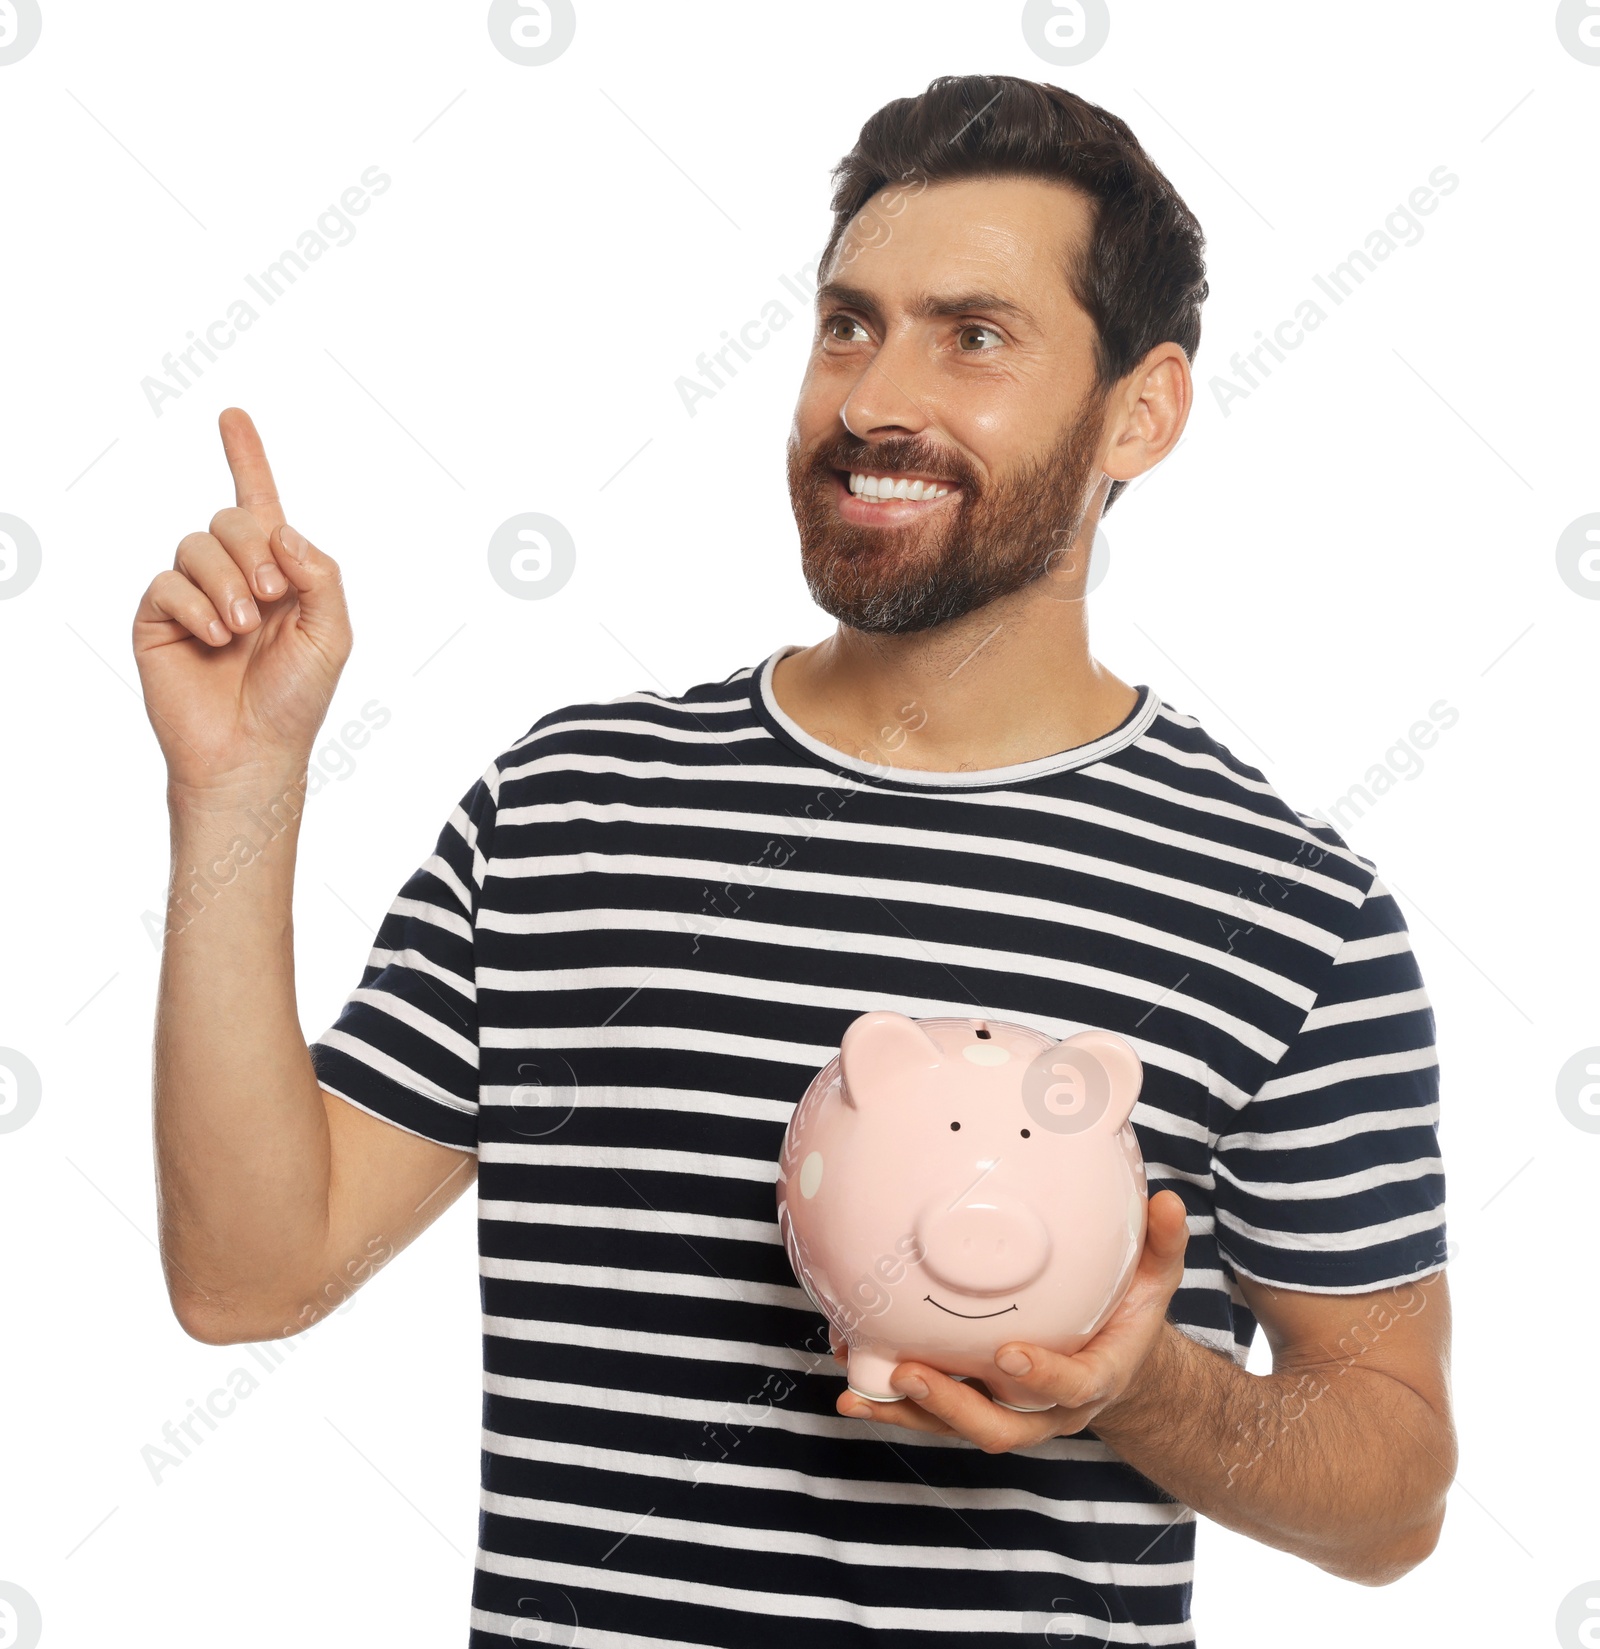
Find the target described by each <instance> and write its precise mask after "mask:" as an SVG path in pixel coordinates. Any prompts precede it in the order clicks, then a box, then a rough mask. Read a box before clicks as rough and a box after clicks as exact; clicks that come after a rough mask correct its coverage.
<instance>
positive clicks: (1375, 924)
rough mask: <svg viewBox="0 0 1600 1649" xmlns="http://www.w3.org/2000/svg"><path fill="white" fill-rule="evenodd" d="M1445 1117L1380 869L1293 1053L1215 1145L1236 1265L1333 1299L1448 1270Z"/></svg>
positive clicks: (1416, 981)
mask: <svg viewBox="0 0 1600 1649" xmlns="http://www.w3.org/2000/svg"><path fill="white" fill-rule="evenodd" d="M1363 863H1365V864H1367V865H1368V866H1369V868H1371V867H1370V861H1363ZM1438 1123H1439V1060H1438V1052H1437V1048H1436V1045H1435V1027H1434V1018H1433V1008H1432V1005H1431V1004H1430V1002H1429V1000H1428V995H1427V991H1426V990H1425V988H1424V986H1423V982H1422V975H1421V972H1420V970H1419V969H1418V967H1417V959H1416V956H1415V955H1414V954H1413V952H1412V949H1411V935H1410V933H1409V931H1408V930H1407V927H1406V923H1405V918H1404V917H1403V916H1402V914H1401V912H1400V908H1399V906H1398V905H1397V904H1396V902H1395V899H1394V895H1393V894H1392V893H1390V892H1389V890H1388V889H1387V888H1386V887H1385V886H1384V885H1383V883H1382V881H1381V880H1380V879H1379V878H1378V877H1377V875H1376V873H1375V874H1374V877H1373V881H1372V883H1371V885H1370V887H1369V888H1368V890H1367V893H1366V895H1365V897H1364V898H1363V900H1362V902H1361V904H1360V906H1359V907H1358V908H1357V910H1356V911H1355V913H1354V917H1353V920H1352V922H1351V926H1350V930H1349V932H1348V933H1346V934H1345V936H1344V937H1343V939H1342V940H1341V942H1340V944H1339V947H1338V949H1337V951H1336V952H1335V953H1334V955H1333V957H1332V959H1331V961H1330V962H1329V964H1328V965H1327V967H1326V968H1325V970H1324V978H1323V983H1322V985H1321V986H1320V988H1319V989H1318V992H1317V996H1316V999H1315V1001H1314V1002H1313V1004H1312V1006H1311V1009H1310V1011H1309V1013H1308V1014H1307V1015H1306V1018H1305V1021H1304V1023H1303V1024H1302V1025H1301V1027H1300V1029H1299V1032H1298V1034H1297V1035H1296V1036H1295V1038H1294V1040H1293V1042H1292V1043H1291V1044H1290V1046H1289V1048H1288V1051H1287V1052H1286V1053H1285V1055H1284V1057H1283V1058H1282V1060H1280V1061H1279V1063H1278V1065H1277V1066H1276V1067H1275V1068H1274V1070H1273V1072H1272V1075H1271V1076H1270V1077H1269V1078H1268V1080H1267V1081H1266V1082H1264V1083H1263V1084H1262V1086H1261V1088H1260V1089H1259V1090H1258V1091H1257V1092H1256V1094H1255V1095H1254V1096H1253V1097H1252V1098H1251V1099H1250V1100H1249V1101H1248V1102H1247V1103H1246V1104H1245V1105H1244V1106H1242V1107H1241V1108H1240V1109H1239V1110H1238V1112H1237V1113H1235V1115H1234V1117H1233V1119H1232V1121H1231V1122H1230V1124H1229V1127H1228V1131H1227V1132H1226V1133H1225V1134H1223V1135H1221V1136H1220V1137H1219V1138H1218V1139H1217V1141H1216V1143H1215V1146H1214V1147H1213V1152H1212V1161H1211V1167H1212V1172H1213V1174H1214V1176H1215V1207H1216V1216H1217V1232H1216V1234H1217V1241H1218V1245H1219V1246H1220V1248H1221V1249H1222V1252H1223V1255H1224V1257H1225V1258H1226V1259H1227V1260H1228V1261H1229V1262H1230V1263H1231V1264H1232V1266H1233V1267H1234V1269H1235V1271H1236V1272H1238V1273H1240V1274H1242V1275H1244V1276H1247V1277H1252V1278H1255V1279H1256V1280H1258V1281H1261V1282H1266V1283H1271V1284H1275V1285H1277V1286H1280V1287H1283V1288H1290V1289H1304V1290H1307V1291H1310V1292H1318V1293H1339V1294H1351V1293H1363V1292H1367V1291H1372V1290H1377V1289H1381V1288H1393V1287H1399V1286H1400V1285H1402V1284H1404V1283H1406V1282H1410V1281H1414V1280H1416V1279H1417V1278H1419V1277H1422V1276H1425V1275H1427V1274H1428V1273H1430V1272H1433V1271H1437V1270H1440V1269H1441V1268H1442V1267H1443V1265H1444V1262H1445V1258H1446V1251H1445V1218H1444V1214H1445V1208H1444V1164H1443V1162H1442V1160H1441V1159H1440V1155H1439V1137H1438Z"/></svg>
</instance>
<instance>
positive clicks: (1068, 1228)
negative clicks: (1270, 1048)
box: [777, 1011, 1146, 1410]
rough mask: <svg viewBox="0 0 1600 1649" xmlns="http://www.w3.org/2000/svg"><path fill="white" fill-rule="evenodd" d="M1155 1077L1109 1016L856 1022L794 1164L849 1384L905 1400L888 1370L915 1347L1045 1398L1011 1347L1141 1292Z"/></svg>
mask: <svg viewBox="0 0 1600 1649" xmlns="http://www.w3.org/2000/svg"><path fill="white" fill-rule="evenodd" d="M1142 1080H1143V1067H1142V1065H1141V1064H1140V1061H1139V1056H1138V1054H1137V1052H1136V1051H1135V1050H1134V1048H1133V1046H1132V1045H1131V1044H1130V1043H1129V1042H1127V1041H1125V1040H1124V1039H1123V1038H1122V1037H1120V1036H1116V1035H1114V1034H1113V1033H1111V1032H1109V1031H1100V1030H1085V1031H1080V1032H1078V1033H1077V1034H1076V1035H1074V1036H1070V1037H1068V1038H1066V1039H1065V1040H1064V1041H1057V1040H1055V1039H1054V1038H1053V1037H1050V1036H1047V1035H1046V1034H1045V1033H1044V1032H1042V1031H1037V1030H1034V1029H1032V1028H1030V1027H1028V1026H1025V1025H1015V1024H1010V1023H1008V1022H1006V1021H1003V1020H988V1019H920V1020H918V1019H909V1018H907V1017H906V1016H905V1015H904V1014H899V1013H893V1012H888V1011H876V1012H872V1013H866V1014H863V1015H862V1016H861V1017H860V1018H859V1019H856V1020H855V1021H853V1022H852V1024H851V1025H850V1026H849V1028H848V1029H847V1030H846V1031H845V1034H844V1037H843V1040H842V1042H841V1043H840V1048H839V1052H838V1054H837V1055H836V1056H835V1057H834V1058H833V1059H831V1060H830V1061H829V1062H828V1063H827V1064H826V1065H825V1066H824V1067H823V1068H822V1069H821V1070H820V1071H819V1072H818V1073H817V1075H816V1076H815V1077H814V1078H813V1079H812V1081H811V1084H810V1086H809V1087H808V1088H807V1089H806V1092H805V1095H804V1097H803V1098H802V1099H801V1100H800V1103H799V1104H798V1105H797V1106H796V1107H795V1109H794V1112H793V1114H792V1115H791V1116H790V1119H789V1125H788V1128H787V1130H786V1132H785V1134H784V1142H783V1150H782V1153H781V1155H780V1157H779V1161H778V1184H777V1202H778V1225H779V1230H780V1232H781V1234H782V1237H783V1242H784V1247H785V1249H786V1251H787V1253H788V1256H789V1262H790V1264H791V1265H792V1266H793V1267H794V1273H795V1276H796V1277H797V1278H798V1279H799V1281H800V1284H801V1286H802V1287H803V1288H804V1289H805V1291H806V1294H807V1295H808V1296H809V1298H810V1299H811V1301H812V1303H813V1304H814V1305H815V1306H816V1307H817V1309H818V1310H819V1311H821V1312H822V1313H823V1315H824V1316H825V1317H827V1319H828V1321H829V1322H830V1323H831V1324H832V1325H833V1327H834V1328H835V1329H836V1330H837V1331H838V1333H839V1334H840V1336H841V1337H842V1338H843V1339H844V1341H845V1342H846V1344H847V1345H848V1347H849V1372H848V1380H849V1384H850V1389H851V1390H852V1391H855V1392H857V1393H859V1394H860V1395H861V1396H863V1397H867V1398H870V1399H872V1400H873V1401H874V1402H880V1403H882V1402H898V1401H900V1400H901V1399H900V1394H899V1393H898V1392H896V1391H894V1390H893V1389H892V1388H891V1387H890V1385H889V1378H890V1375H891V1373H892V1372H893V1370H894V1367H895V1365H896V1364H897V1363H901V1362H905V1361H908V1360H912V1359H915V1360H917V1361H921V1362H926V1363H929V1364H931V1365H932V1366H933V1367H934V1368H938V1369H942V1370H943V1371H944V1372H946V1373H947V1374H950V1375H952V1376H955V1377H957V1378H963V1379H964V1378H969V1377H972V1376H976V1377H978V1378H981V1379H982V1380H983V1381H984V1383H985V1384H986V1385H987V1386H988V1388H989V1391H990V1394H991V1395H992V1396H993V1398H994V1399H995V1401H996V1402H1000V1403H1004V1404H1005V1405H1006V1406H1007V1407H1009V1408H1017V1409H1026V1410H1033V1409H1037V1408H1038V1407H1039V1406H1040V1405H1039V1403H1038V1400H1037V1398H1036V1397H1035V1395H1034V1394H1033V1393H1032V1392H1030V1391H1029V1390H1028V1389H1027V1387H1025V1386H1023V1385H1021V1384H1020V1383H1019V1382H1016V1381H1011V1380H1008V1379H1007V1378H1006V1376H1005V1375H1003V1374H1001V1373H1000V1372H999V1370H998V1369H996V1368H995V1366H994V1353H995V1351H996V1349H997V1348H998V1347H999V1346H1001V1345H1003V1344H1005V1343H1006V1342H1007V1341H1009V1340H1026V1341H1029V1342H1031V1343H1033V1344H1036V1345H1042V1346H1045V1347H1047V1348H1048V1349H1050V1350H1053V1351H1060V1352H1063V1353H1066V1354H1068V1355H1070V1354H1071V1353H1072V1352H1074V1351H1077V1350H1078V1349H1079V1348H1080V1347H1081V1346H1082V1345H1084V1344H1085V1343H1087V1341H1088V1340H1090V1339H1091V1338H1092V1337H1093V1336H1094V1335H1095V1334H1096V1333H1097V1332H1098V1331H1099V1329H1100V1328H1101V1326H1102V1325H1103V1324H1104V1323H1105V1321H1106V1319H1107V1318H1108V1317H1109V1316H1110V1315H1111V1313H1112V1312H1113V1311H1114V1310H1115V1309H1116V1306H1117V1304H1118V1303H1119V1302H1120V1300H1121V1299H1122V1296H1123V1294H1124V1293H1126V1291H1127V1287H1128V1284H1129V1283H1130V1282H1131V1281H1132V1277H1133V1272H1134V1268H1135V1267H1136V1265H1137V1264H1138V1258H1139V1252H1140V1249H1141V1248H1142V1246H1143V1243H1144V1226H1145V1196H1146V1187H1145V1174H1144V1160H1143V1158H1142V1156H1141V1155H1140V1151H1139V1145H1138V1141H1137V1140H1136V1138H1135V1137H1134V1132H1133V1128H1132V1125H1131V1123H1130V1122H1129V1117H1130V1115H1131V1113H1132V1111H1133V1107H1134V1104H1135V1102H1136V1101H1137V1099H1138V1096H1139V1088H1140V1085H1141V1082H1142ZM1002 1302H1005V1303H1002ZM930 1306H931V1307H933V1308H934V1309H932V1310H929V1309H928V1308H929V1307H930Z"/></svg>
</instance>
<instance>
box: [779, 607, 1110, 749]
mask: <svg viewBox="0 0 1600 1649" xmlns="http://www.w3.org/2000/svg"><path fill="white" fill-rule="evenodd" d="M771 685H772V692H773V696H774V697H775V698H776V699H777V701H778V704H779V707H780V708H781V709H782V710H783V711H784V713H785V714H786V715H787V716H789V717H790V718H791V720H793V721H795V722H797V723H798V724H799V725H800V726H801V727H802V728H803V729H804V730H805V731H806V732H807V733H809V734H810V735H811V736H812V737H813V738H815V739H819V740H821V741H822V742H823V743H824V744H828V745H831V746H832V747H833V748H834V749H835V750H838V751H841V752H842V753H844V754H846V755H849V756H852V757H857V758H861V759H865V760H868V761H878V762H883V763H885V764H886V765H888V766H891V767H906V768H914V769H917V770H920V771H924V772H951V773H953V772H965V771H972V770H974V769H981V768H989V767H1010V766H1012V765H1014V764H1016V763H1018V762H1027V761H1035V760H1037V759H1039V758H1040V757H1044V756H1052V755H1055V754H1056V753H1057V752H1059V751H1062V750H1070V749H1072V748H1074V747H1075V746H1077V745H1082V744H1089V743H1092V742H1093V741H1094V740H1095V739H1098V738H1100V737H1102V736H1103V735H1104V734H1106V733H1109V732H1110V731H1111V730H1112V729H1113V728H1114V727H1116V726H1117V725H1118V724H1119V723H1121V722H1122V721H1124V720H1125V719H1126V718H1127V716H1128V714H1129V712H1130V711H1131V710H1132V709H1133V707H1134V705H1135V704H1136V703H1137V702H1138V693H1137V692H1136V691H1135V689H1134V688H1132V687H1130V686H1129V685H1128V684H1127V683H1126V682H1125V681H1121V680H1119V679H1118V678H1117V677H1116V676H1114V675H1113V674H1112V673H1111V672H1110V671H1109V670H1107V669H1105V668H1104V667H1103V666H1102V665H1100V664H1098V663H1096V662H1095V660H1094V658H1093V657H1092V656H1091V655H1090V652H1089V642H1088V630H1087V625H1086V623H1085V621H1084V609H1083V603H1082V602H1081V601H1078V602H1062V601H1054V600H1050V599H1048V598H1044V599H1041V598H1040V597H1039V595H1038V592H1037V588H1034V589H1031V590H1024V591H1019V592H1018V593H1017V595H1016V596H1013V597H1008V598H1005V599H1003V600H1000V601H994V602H991V603H990V604H989V605H988V606H986V607H983V608H981V609H980V610H979V611H977V612H975V613H969V614H968V615H967V616H966V617H965V618H963V619H960V620H957V621H955V622H953V623H950V624H941V625H939V626H937V627H936V628H934V629H932V630H923V631H918V632H916V633H915V634H912V635H899V636H895V635H891V636H884V635H869V634H866V633H864V632H862V631H860V630H851V629H847V628H845V627H844V626H843V625H841V626H840V627H839V628H838V630H836V631H835V633H834V634H833V635H831V636H829V637H828V639H827V640H825V641H819V642H817V643H816V644H815V645H814V646H811V647H806V648H803V649H802V650H801V651H799V652H797V653H791V654H789V655H788V656H787V657H786V658H783V659H780V660H779V661H778V663H777V665H776V666H775V667H774V670H773V674H772V684H771Z"/></svg>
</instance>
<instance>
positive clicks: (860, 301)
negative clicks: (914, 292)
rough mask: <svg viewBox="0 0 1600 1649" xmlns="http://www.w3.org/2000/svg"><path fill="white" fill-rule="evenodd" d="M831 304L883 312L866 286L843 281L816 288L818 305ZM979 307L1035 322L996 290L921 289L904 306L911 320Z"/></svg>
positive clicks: (873, 312)
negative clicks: (942, 293)
mask: <svg viewBox="0 0 1600 1649" xmlns="http://www.w3.org/2000/svg"><path fill="white" fill-rule="evenodd" d="M832 304H842V305H843V306H844V307H845V308H846V309H859V310H860V311H861V312H862V313H863V314H864V315H880V314H881V313H882V311H881V310H880V309H879V307H878V302H877V300H876V299H875V298H874V297H873V296H872V294H871V293H870V292H868V291H867V290H866V288H865V287H860V286H851V285H849V284H848V283H847V282H844V281H825V282H824V283H823V284H822V285H821V286H819V287H818V288H817V307H818V308H819V309H821V308H823V307H825V306H828V305H832ZM980 309H981V310H984V311H985V312H987V313H988V314H991V315H1010V316H1012V317H1013V318H1014V319H1016V320H1020V321H1026V322H1027V323H1028V324H1029V325H1030V326H1036V325H1037V324H1038V323H1037V321H1035V319H1034V317H1033V316H1032V315H1031V314H1030V313H1029V312H1028V311H1027V310H1026V309H1024V308H1023V307H1022V305H1021V304H1019V303H1013V302H1012V301H1011V300H1010V299H1009V298H1002V297H1001V296H1000V294H999V293H998V292H958V293H955V294H954V295H952V296H950V297H940V296H939V295H938V294H937V293H933V292H924V293H922V294H921V295H920V296H919V297H916V298H914V299H913V300H912V301H911V302H910V303H908V304H907V305H906V313H907V314H908V315H909V316H910V317H911V318H912V320H914V321H927V320H934V319H936V318H937V317H939V316H941V315H965V314H967V313H969V312H970V311H972V310H980Z"/></svg>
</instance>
